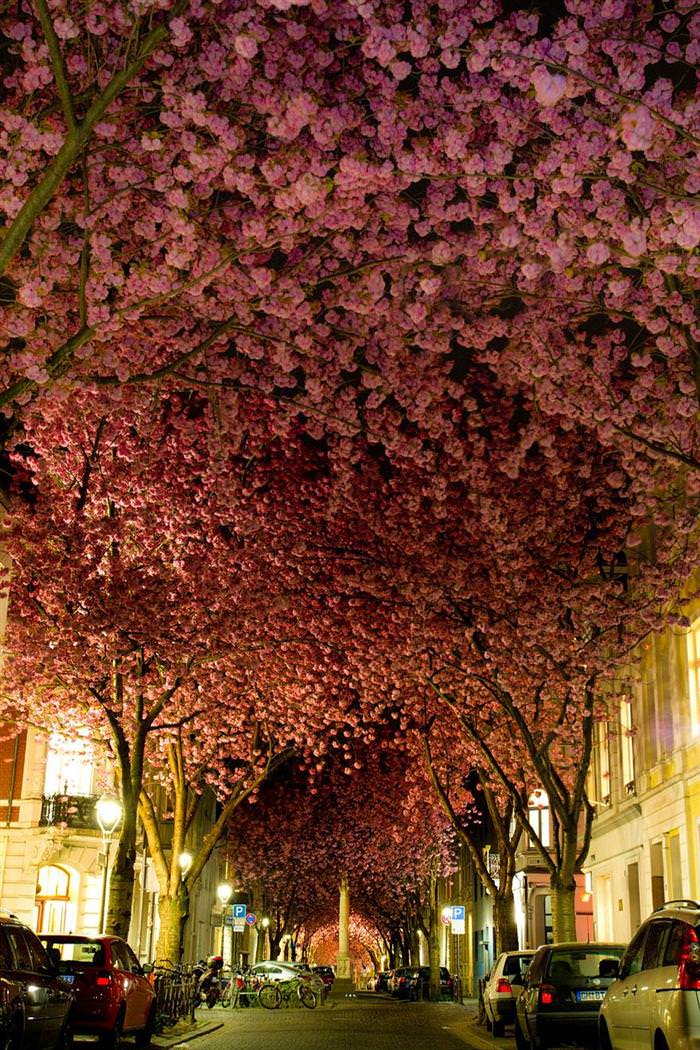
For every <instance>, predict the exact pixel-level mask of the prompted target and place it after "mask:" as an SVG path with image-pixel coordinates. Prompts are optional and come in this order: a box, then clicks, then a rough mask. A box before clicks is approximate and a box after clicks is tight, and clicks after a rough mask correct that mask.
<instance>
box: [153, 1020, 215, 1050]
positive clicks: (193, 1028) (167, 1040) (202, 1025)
mask: <svg viewBox="0 0 700 1050" xmlns="http://www.w3.org/2000/svg"><path fill="white" fill-rule="evenodd" d="M223 1027H224V1022H223V1021H218V1020H215V1019H213V1018H209V1017H208V1018H207V1019H206V1020H204V1019H202V1020H201V1021H200V1020H197V1021H195V1022H194V1024H189V1022H187V1021H178V1023H177V1024H176V1025H173V1027H172V1028H166V1029H165V1031H164V1032H160V1033H159V1034H158V1035H154V1036H153V1038H152V1039H151V1046H152V1047H156V1048H158V1050H168V1048H169V1047H171V1046H177V1045H178V1043H184V1042H191V1040H193V1039H201V1037H202V1036H204V1035H209V1034H210V1033H211V1032H217V1031H218V1030H219V1028H223Z"/></svg>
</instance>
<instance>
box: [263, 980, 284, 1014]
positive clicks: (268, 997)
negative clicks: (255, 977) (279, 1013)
mask: <svg viewBox="0 0 700 1050" xmlns="http://www.w3.org/2000/svg"><path fill="white" fill-rule="evenodd" d="M258 1002H259V1003H260V1005H261V1006H264V1007H265V1009H266V1010H276V1009H277V1007H278V1006H279V1005H280V1003H281V1002H282V993H281V992H280V990H279V988H278V987H277V985H276V984H264V985H263V986H262V988H261V989H260V991H259V992H258Z"/></svg>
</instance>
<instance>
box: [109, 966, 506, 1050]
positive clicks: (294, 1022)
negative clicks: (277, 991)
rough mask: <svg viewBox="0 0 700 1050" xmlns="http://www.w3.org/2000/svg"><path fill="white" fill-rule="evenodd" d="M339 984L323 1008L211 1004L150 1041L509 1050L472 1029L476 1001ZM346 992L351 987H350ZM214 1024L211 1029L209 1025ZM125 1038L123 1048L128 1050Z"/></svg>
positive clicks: (240, 1047)
mask: <svg viewBox="0 0 700 1050" xmlns="http://www.w3.org/2000/svg"><path fill="white" fill-rule="evenodd" d="M337 985H338V982H336V987H335V988H334V989H333V992H332V993H331V995H330V996H329V997H328V1000H327V1002H326V1004H325V1006H322V1007H321V1006H319V1007H318V1008H317V1009H316V1010H306V1009H304V1008H303V1007H302V1006H301V1005H299V1006H295V1007H292V1008H287V1009H280V1010H263V1009H260V1008H259V1007H253V1008H249V1009H236V1010H232V1009H230V1008H229V1009H223V1008H221V1007H218V1006H217V1007H214V1009H213V1010H211V1011H207V1015H206V1017H205V1018H203V1019H202V1020H200V1022H199V1024H200V1027H199V1028H197V1029H192V1030H190V1031H189V1032H186V1031H181V1032H177V1033H175V1032H173V1033H168V1035H167V1037H166V1038H167V1042H164V1041H163V1037H158V1038H157V1039H154V1040H153V1047H154V1050H156V1048H157V1050H161V1048H162V1050H166V1047H167V1048H168V1050H169V1048H171V1047H172V1048H175V1047H177V1048H178V1050H180V1048H181V1050H188V1048H189V1047H190V1046H191V1047H192V1050H231V1047H232V1046H235V1048H236V1050H289V1048H290V1046H292V1047H294V1046H295V1045H296V1046H297V1047H299V1048H300V1050H465V1047H467V1048H469V1050H496V1048H500V1050H513V1048H514V1046H515V1044H514V1042H513V1040H512V1039H509V1038H505V1039H503V1038H502V1039H494V1037H493V1036H491V1035H489V1034H488V1033H487V1032H486V1031H485V1029H483V1028H479V1027H478V1026H477V1025H476V1004H475V1003H473V1002H467V1003H466V1004H465V1005H460V1004H459V1003H409V1002H400V1001H397V1000H395V999H392V998H391V997H390V996H384V995H381V994H379V995H377V994H376V993H374V992H354V991H352V990H348V991H344V990H342V991H341V990H340V989H339V988H338V987H337ZM348 987H349V989H351V987H352V986H351V985H348ZM210 1025H211V1026H214V1025H217V1026H218V1027H217V1028H216V1029H215V1030H212V1029H211V1028H209V1027H208V1026H210ZM127 1045H128V1044H127V1041H126V1040H125V1041H124V1050H126V1048H127Z"/></svg>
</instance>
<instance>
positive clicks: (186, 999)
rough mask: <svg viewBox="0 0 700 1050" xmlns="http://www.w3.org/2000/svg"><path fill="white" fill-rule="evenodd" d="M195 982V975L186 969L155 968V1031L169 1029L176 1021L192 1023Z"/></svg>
mask: <svg viewBox="0 0 700 1050" xmlns="http://www.w3.org/2000/svg"><path fill="white" fill-rule="evenodd" d="M197 981H198V977H197V974H195V973H193V972H191V971H190V970H189V969H187V968H184V967H177V968H171V967H166V966H157V967H156V969H155V970H154V972H153V976H152V982H153V991H154V992H155V996H156V1030H157V1031H162V1030H163V1028H171V1027H172V1026H173V1025H175V1024H177V1022H178V1021H182V1020H188V1021H194V1011H195V1007H196V1006H197Z"/></svg>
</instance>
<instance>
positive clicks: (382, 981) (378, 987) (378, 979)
mask: <svg viewBox="0 0 700 1050" xmlns="http://www.w3.org/2000/svg"><path fill="white" fill-rule="evenodd" d="M390 974H391V970H379V971H378V972H377V974H376V975H375V978H374V988H373V989H372V990H373V991H375V992H388V991H389V985H388V984H387V981H388V980H389V976H390Z"/></svg>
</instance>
